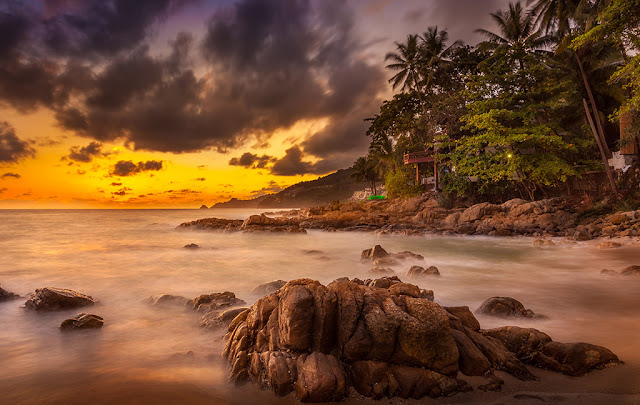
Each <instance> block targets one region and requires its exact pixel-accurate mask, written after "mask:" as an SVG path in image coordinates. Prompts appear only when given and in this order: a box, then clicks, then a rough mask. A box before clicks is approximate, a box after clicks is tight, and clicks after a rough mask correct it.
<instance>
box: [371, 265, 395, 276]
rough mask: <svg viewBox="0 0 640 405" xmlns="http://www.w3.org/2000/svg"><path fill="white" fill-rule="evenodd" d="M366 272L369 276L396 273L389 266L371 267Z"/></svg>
mask: <svg viewBox="0 0 640 405" xmlns="http://www.w3.org/2000/svg"><path fill="white" fill-rule="evenodd" d="M367 274H368V275H371V276H391V275H394V274H396V272H395V271H393V269H392V268H389V267H372V268H370V269H369V270H367Z"/></svg>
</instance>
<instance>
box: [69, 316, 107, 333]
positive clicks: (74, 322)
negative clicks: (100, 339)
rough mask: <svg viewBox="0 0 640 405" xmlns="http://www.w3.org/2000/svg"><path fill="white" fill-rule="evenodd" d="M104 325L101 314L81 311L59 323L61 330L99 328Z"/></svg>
mask: <svg viewBox="0 0 640 405" xmlns="http://www.w3.org/2000/svg"><path fill="white" fill-rule="evenodd" d="M102 325H104V319H103V318H102V317H101V316H98V315H93V314H85V313H81V314H78V315H76V316H75V317H73V318H71V319H66V320H64V321H62V323H61V324H60V330H61V331H64V332H66V331H72V330H85V329H100V328H102Z"/></svg>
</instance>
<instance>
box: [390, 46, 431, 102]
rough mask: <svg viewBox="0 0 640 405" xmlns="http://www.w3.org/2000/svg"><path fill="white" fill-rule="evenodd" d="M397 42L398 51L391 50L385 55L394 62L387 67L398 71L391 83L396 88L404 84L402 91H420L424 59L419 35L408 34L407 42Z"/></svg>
mask: <svg viewBox="0 0 640 405" xmlns="http://www.w3.org/2000/svg"><path fill="white" fill-rule="evenodd" d="M395 44H396V52H389V53H387V55H386V56H385V57H384V60H385V61H391V62H393V63H391V64H389V65H387V66H386V68H387V69H391V70H395V71H397V72H398V73H396V74H395V75H394V76H393V77H392V78H391V79H389V83H391V84H392V85H393V88H394V90H395V89H396V88H398V87H400V85H402V86H401V89H402V91H408V92H412V91H419V89H420V82H421V77H420V69H421V66H422V63H423V59H422V54H421V52H420V44H419V42H418V36H417V35H408V36H407V42H406V43H399V42H396V43H395Z"/></svg>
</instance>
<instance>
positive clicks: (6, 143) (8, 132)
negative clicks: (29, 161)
mask: <svg viewBox="0 0 640 405" xmlns="http://www.w3.org/2000/svg"><path fill="white" fill-rule="evenodd" d="M33 156H35V150H34V149H33V148H32V147H31V146H29V143H28V142H25V141H22V140H20V138H18V136H17V135H16V131H15V129H13V127H12V126H11V125H9V123H7V122H0V163H16V162H18V161H19V160H22V159H25V158H28V157H33Z"/></svg>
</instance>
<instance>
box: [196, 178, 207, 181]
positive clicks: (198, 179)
mask: <svg viewBox="0 0 640 405" xmlns="http://www.w3.org/2000/svg"><path fill="white" fill-rule="evenodd" d="M193 180H195V181H207V179H205V178H204V177H198V178H197V179H193Z"/></svg>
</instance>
